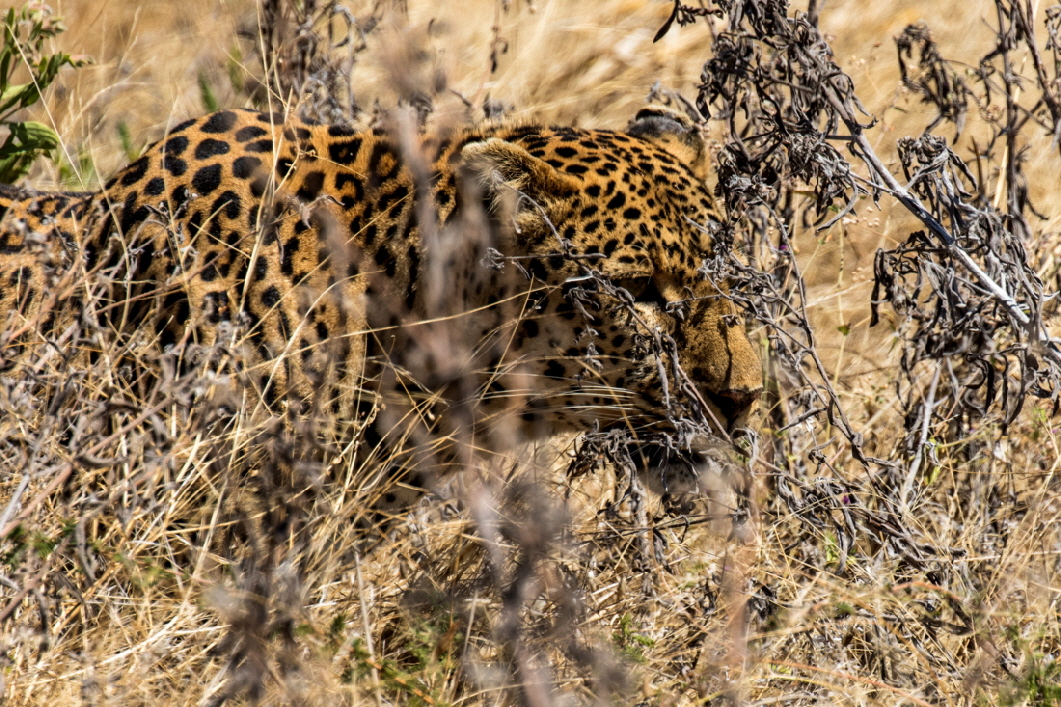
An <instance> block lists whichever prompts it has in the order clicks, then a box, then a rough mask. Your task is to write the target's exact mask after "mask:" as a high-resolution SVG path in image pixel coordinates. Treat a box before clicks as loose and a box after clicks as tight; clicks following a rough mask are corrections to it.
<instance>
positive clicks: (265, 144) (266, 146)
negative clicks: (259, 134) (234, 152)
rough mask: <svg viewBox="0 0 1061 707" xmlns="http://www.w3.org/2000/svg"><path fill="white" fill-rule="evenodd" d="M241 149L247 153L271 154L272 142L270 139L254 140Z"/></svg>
mask: <svg viewBox="0 0 1061 707" xmlns="http://www.w3.org/2000/svg"><path fill="white" fill-rule="evenodd" d="M243 149H244V150H246V151H247V152H272V151H273V141H272V140H271V139H270V138H265V139H264V140H255V141H254V142H249V143H247V145H246V147H244V148H243Z"/></svg>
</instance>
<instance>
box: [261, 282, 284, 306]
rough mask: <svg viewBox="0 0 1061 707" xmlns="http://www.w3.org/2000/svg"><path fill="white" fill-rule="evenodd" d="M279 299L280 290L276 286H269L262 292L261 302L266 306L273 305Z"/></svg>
mask: <svg viewBox="0 0 1061 707" xmlns="http://www.w3.org/2000/svg"><path fill="white" fill-rule="evenodd" d="M279 301H280V291H279V290H278V289H276V287H272V286H270V287H268V288H266V290H265V292H263V293H262V304H264V305H265V306H266V307H275V306H276V304H277V303H278V302H279Z"/></svg>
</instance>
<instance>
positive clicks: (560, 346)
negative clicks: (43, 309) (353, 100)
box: [0, 110, 762, 466]
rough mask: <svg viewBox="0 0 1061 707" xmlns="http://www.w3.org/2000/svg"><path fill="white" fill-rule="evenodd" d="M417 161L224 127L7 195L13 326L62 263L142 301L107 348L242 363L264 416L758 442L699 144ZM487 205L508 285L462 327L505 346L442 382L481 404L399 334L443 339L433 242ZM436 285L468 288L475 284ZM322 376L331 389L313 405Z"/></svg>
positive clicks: (284, 132)
mask: <svg viewBox="0 0 1061 707" xmlns="http://www.w3.org/2000/svg"><path fill="white" fill-rule="evenodd" d="M413 147H414V148H415V149H411V148H410V145H408V144H402V143H401V141H399V140H396V139H395V138H394V136H393V135H389V134H384V133H365V134H357V133H354V132H352V131H350V130H347V129H344V128H338V127H329V126H310V125H302V124H298V123H296V122H292V121H290V120H289V121H286V122H282V123H281V122H279V121H277V120H276V118H275V117H274V116H269V115H265V114H260V113H254V112H249V111H222V112H220V113H215V114H213V115H210V116H205V117H203V118H200V119H197V120H194V121H189V122H188V123H185V124H182V125H181V126H178V127H177V128H175V129H174V130H173V131H172V132H171V133H170V135H169V136H168V137H167V138H166V139H165V140H163V141H161V142H159V143H158V144H156V145H154V146H153V147H151V148H149V149H148V150H147V151H146V152H145V153H144V155H143V156H142V157H141V158H140V159H139V160H137V162H135V163H134V164H132V165H130V166H129V167H127V168H126V169H125V170H124V171H122V172H120V173H119V174H118V175H116V176H115V177H114V178H113V179H112V180H111V181H110V182H109V183H108V184H107V186H106V188H105V189H104V190H103V191H102V192H99V193H94V194H63V195H55V194H51V195H18V194H16V193H14V192H13V191H11V190H9V189H4V190H0V210H2V211H4V212H5V213H4V216H3V220H2V221H0V235H2V236H3V239H4V241H3V242H4V250H3V252H2V253H0V269H2V270H3V271H4V273H6V274H4V273H0V276H3V277H5V278H6V280H5V281H9V282H11V283H12V284H13V286H12V287H9V288H6V289H5V290H4V291H3V292H2V293H0V297H2V299H0V308H2V309H3V311H4V312H9V311H11V310H14V309H25V308H27V307H29V308H32V307H33V306H35V305H34V303H35V302H39V301H40V300H41V299H42V293H45V292H46V291H47V289H48V287H49V282H52V281H54V280H55V278H56V277H57V275H56V270H57V269H56V267H55V265H54V263H55V261H56V258H52V259H51V263H50V264H47V265H42V263H47V262H48V259H47V258H42V257H41V254H40V251H41V249H42V248H43V249H45V250H47V249H48V248H51V249H52V250H53V251H54V252H55V253H57V254H58V253H61V254H62V258H65V260H64V261H63V262H67V261H69V260H70V258H71V255H70V254H71V253H74V254H79V256H75V257H74V261H75V262H74V263H73V267H78V268H82V269H83V270H85V271H104V272H106V273H107V278H108V280H107V281H108V282H111V283H116V284H115V285H114V287H117V288H118V289H119V290H120V291H117V290H116V291H115V292H113V293H111V294H110V296H111V297H112V298H114V299H115V300H122V299H124V300H128V301H130V302H132V303H133V305H131V307H128V308H123V309H122V311H123V312H124V314H123V318H122V319H121V321H120V322H118V323H111V324H112V325H113V326H125V327H129V326H134V327H138V328H139V329H145V328H146V329H147V330H149V331H153V332H154V336H155V337H156V341H157V343H158V345H159V346H160V347H162V348H164V349H172V348H177V349H180V348H181V347H187V346H189V345H195V346H200V347H201V346H204V345H205V346H210V345H213V344H215V343H224V344H225V345H227V346H235V347H237V348H239V349H240V350H242V351H244V354H245V358H246V360H245V361H244V363H243V368H242V370H244V371H249V372H252V374H251V377H252V378H253V376H254V375H257V376H258V378H257V379H255V380H252V383H254V384H255V386H256V387H257V389H258V391H259V392H260V394H261V395H262V398H263V400H264V401H265V402H266V403H267V404H270V405H276V404H283V402H282V401H284V400H285V399H286V400H290V399H291V398H292V397H299V396H301V397H309V396H321V395H323V396H324V397H326V398H328V400H329V401H330V404H331V407H330V410H331V411H333V412H334V413H338V414H339V415H340V416H341V415H346V414H350V415H356V414H357V412H356V411H353V408H352V407H351V405H350V401H351V400H352V399H354V398H357V399H358V400H359V401H363V400H364V399H365V396H364V395H363V394H364V392H365V390H366V388H368V387H371V386H369V385H368V384H367V383H366V382H365V381H371V382H373V384H374V385H376V386H377V389H376V390H375V394H376V396H377V399H380V400H383V401H384V402H385V403H386V401H387V400H388V399H391V400H393V399H395V398H396V397H400V396H401V395H404V394H406V393H407V392H408V391H409V390H410V389H412V388H417V387H419V390H420V392H421V393H427V394H428V395H429V396H430V395H431V394H432V393H431V390H432V389H436V390H437V389H441V388H446V387H447V386H448V388H446V390H445V391H443V397H444V398H445V396H447V395H448V396H449V397H448V398H445V399H447V400H450V401H456V400H458V399H460V400H461V401H462V402H463V401H466V400H467V399H468V398H469V396H472V397H474V398H475V407H476V408H477V409H478V410H479V418H480V419H481V420H487V421H489V420H494V419H497V418H501V417H507V418H509V419H511V418H513V417H514V418H515V419H516V420H518V422H519V424H520V425H522V429H523V430H524V431H525V432H526V433H527V434H529V435H531V436H540V435H543V434H553V433H557V432H563V431H584V430H590V429H602V428H609V427H611V428H614V427H620V426H621V427H624V428H627V429H629V430H630V431H632V432H633V433H634V435H635V437H637V438H638V439H650V438H652V437H654V436H656V435H660V434H669V433H671V432H673V431H674V429H675V419H677V418H681V417H685V416H687V415H689V414H692V416H693V417H696V416H697V415H698V416H699V418H700V419H701V421H704V422H705V423H707V424H705V425H704V426H703V430H704V431H707V430H708V429H709V428H710V429H711V430H712V431H713V432H714V433H715V434H733V433H736V432H738V431H740V430H742V429H743V428H746V427H748V426H749V425H750V421H751V419H752V417H753V415H754V411H755V407H756V404H757V401H758V397H759V393H760V391H761V388H762V373H761V366H760V359H759V356H758V353H757V352H756V350H755V347H754V346H753V345H752V343H751V342H750V341H749V339H748V337H747V334H746V331H745V327H744V323H743V319H742V317H741V315H740V313H739V312H738V311H737V309H736V308H735V307H734V305H733V304H732V302H731V301H730V300H729V299H728V298H727V295H728V285H727V283H726V282H725V280H724V278H721V277H719V276H717V275H714V276H713V275H712V273H711V272H710V269H709V268H707V267H705V264H706V263H707V262H709V260H710V259H711V257H712V256H713V255H714V253H715V238H714V236H715V234H716V232H717V229H718V227H719V221H718V215H717V213H716V211H715V209H714V206H713V201H712V199H711V196H710V194H709V192H708V190H707V187H706V186H705V183H704V181H703V176H704V174H703V171H704V169H705V165H706V157H707V156H706V149H705V147H704V145H703V142H702V140H700V139H699V137H698V136H697V134H696V133H695V131H694V130H693V129H692V128H691V127H690V126H688V125H687V124H685V123H684V122H683V121H682V120H681V119H680V118H677V117H676V116H674V115H672V114H669V113H665V112H659V111H654V110H649V111H643V112H642V114H639V116H638V117H637V119H635V121H634V122H633V123H631V125H630V127H629V128H628V129H627V130H626V131H622V132H613V131H593V130H574V129H564V128H542V127H539V126H523V127H517V128H504V127H499V128H490V129H484V130H479V131H468V132H464V133H458V134H457V135H455V136H454V135H450V136H443V137H440V138H438V139H435V138H431V137H428V138H421V139H420V142H419V144H418V145H416V146H413ZM414 153H416V154H414ZM411 155H412V156H411ZM469 185H472V186H471V188H470V191H469ZM473 192H475V193H474V194H473ZM428 196H429V197H430V198H428ZM483 203H486V209H485V210H486V212H488V218H487V219H486V220H488V221H490V222H491V223H492V224H493V226H491V229H492V231H493V233H494V235H495V236H496V238H495V242H494V243H493V245H494V246H496V247H497V249H498V252H499V253H500V257H501V262H503V263H505V264H504V266H503V268H502V269H504V270H506V271H507V273H508V277H501V276H494V275H491V276H489V277H487V278H479V279H477V282H476V284H475V286H474V287H472V286H470V285H469V286H466V287H464V292H465V294H466V295H467V296H466V297H464V298H463V299H461V301H460V304H459V306H460V307H461V308H463V309H464V310H465V311H463V312H462V313H460V317H459V319H460V321H462V322H464V324H463V326H465V328H466V329H469V330H470V331H472V332H473V333H474V334H475V336H476V337H478V338H479V339H480V340H481V341H487V340H489V341H491V342H492V343H491V344H489V345H485V344H478V343H477V344H474V345H473V346H472V347H471V348H469V349H468V351H467V356H468V361H466V362H462V361H457V362H454V361H452V360H451V361H448V362H445V361H444V362H442V364H441V365H442V367H443V368H447V369H448V370H451V371H457V372H458V373H461V375H465V374H469V373H470V374H471V376H472V377H473V378H474V380H473V384H472V385H471V386H470V387H469V385H468V384H467V380H465V381H463V382H462V383H461V385H457V386H455V385H454V384H453V381H452V380H450V379H448V378H447V377H446V376H442V377H441V378H439V377H438V376H434V382H435V383H438V382H439V381H441V383H440V384H439V385H438V386H436V385H434V384H433V383H432V380H433V378H432V376H433V373H432V371H433V370H434V367H437V365H438V364H439V361H438V360H435V361H434V362H433V363H430V362H429V364H425V363H424V361H425V360H426V359H425V358H424V357H423V356H419V357H418V355H414V354H413V353H411V352H410V351H411V348H414V347H411V346H410V342H415V340H416V336H417V332H416V331H414V332H413V333H412V334H410V335H409V336H407V337H405V338H404V339H400V337H398V338H396V336H397V335H395V334H394V333H393V332H396V331H399V330H401V329H402V328H403V327H405V325H409V324H412V325H413V326H412V329H414V330H415V329H416V328H417V324H418V322H421V321H433V312H435V311H436V310H437V306H436V303H435V302H434V301H433V298H434V299H437V298H438V296H439V295H438V293H439V292H440V290H438V288H437V287H435V286H433V285H432V284H431V283H430V280H431V276H432V273H433V277H434V278H435V279H436V280H437V279H439V270H438V267H437V266H438V264H439V261H438V259H437V258H435V257H434V254H437V251H438V250H439V248H440V246H439V245H438V244H439V243H440V242H441V241H439V240H438V238H439V237H440V235H447V234H448V237H449V238H450V240H451V241H452V240H453V239H454V238H455V239H456V241H457V242H458V243H459V242H461V240H462V239H466V233H465V230H466V228H467V227H468V224H469V223H470V222H471V221H472V220H474V219H471V220H469V219H470V215H469V214H470V212H471V211H473V210H474V209H473V208H472V206H474V205H476V204H483ZM480 211H481V210H480ZM425 220H429V222H428V221H425ZM425 223H427V225H425ZM30 245H32V247H30ZM459 251H460V249H459V248H458V249H457V251H455V252H459ZM479 255H481V253H480V254H479ZM443 265H444V266H443V268H442V270H441V278H442V280H446V279H447V278H448V279H449V280H453V279H455V278H456V275H455V274H454V273H455V270H454V269H459V270H461V271H462V272H469V271H470V269H471V270H474V265H475V264H474V263H472V264H469V263H468V262H463V263H461V262H456V263H449V265H445V264H443ZM432 268H434V270H432ZM447 268H449V269H447ZM126 271H127V272H126ZM513 274H514V277H513ZM458 279H459V278H458ZM473 279H475V278H473ZM514 283H515V284H514ZM450 284H451V285H452V283H450ZM121 288H125V289H121ZM457 289H458V290H459V289H460V287H458V288H457ZM451 290H452V288H451ZM498 302H503V303H507V304H508V306H507V307H499V306H497V305H498ZM513 303H517V304H518V306H515V307H513V306H512V304H513ZM451 314H452V312H451ZM468 322H471V326H470V327H469V326H467V323H468ZM388 337H390V338H388ZM462 355H463V354H462ZM428 358H430V356H428ZM384 359H389V362H388V365H390V367H391V370H392V372H391V373H386V372H385V371H383V369H384V368H386V366H384V365H383V362H384ZM395 364H396V365H395ZM373 366H375V368H373ZM325 369H328V370H331V371H333V372H338V373H337V375H335V376H333V378H332V379H331V380H332V386H331V387H330V388H328V389H327V390H324V391H322V390H321V388H320V384H319V381H320V380H322V378H321V375H320V373H321V371H322V370H325ZM429 369H431V370H429ZM395 370H397V371H399V373H397V374H395V373H393V371H395ZM403 376H404V377H403ZM451 377H452V376H450V378H451ZM465 377H467V376H465ZM316 409H322V408H321V407H320V406H318V407H317V408H316ZM324 409H329V408H324ZM502 413H504V414H502ZM441 431H442V432H443V433H444V434H447V433H448V432H449V431H448V430H445V429H442V430H441ZM645 459H646V460H647V463H648V464H649V465H652V464H657V465H663V466H665V465H666V464H668V463H670V462H668V461H667V460H662V461H660V460H656V459H654V458H653V455H652V454H648V455H646V456H645Z"/></svg>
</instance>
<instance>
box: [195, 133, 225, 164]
mask: <svg viewBox="0 0 1061 707" xmlns="http://www.w3.org/2000/svg"><path fill="white" fill-rule="evenodd" d="M229 149H230V148H229V144H228V143H227V142H225V141H224V140H215V139H214V138H212V137H211V138H207V139H205V140H203V141H202V142H200V143H199V144H198V145H196V146H195V159H197V160H205V159H209V158H211V157H217V156H219V155H226V154H228V151H229Z"/></svg>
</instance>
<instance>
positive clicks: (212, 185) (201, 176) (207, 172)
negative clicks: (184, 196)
mask: <svg viewBox="0 0 1061 707" xmlns="http://www.w3.org/2000/svg"><path fill="white" fill-rule="evenodd" d="M219 186H221V165H219V164H211V165H207V166H206V167H202V168H200V169H199V171H197V172H196V173H195V176H193V177H192V189H195V190H196V191H197V192H199V193H200V194H211V193H213V192H214V191H216V190H217V188H218V187H219Z"/></svg>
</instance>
